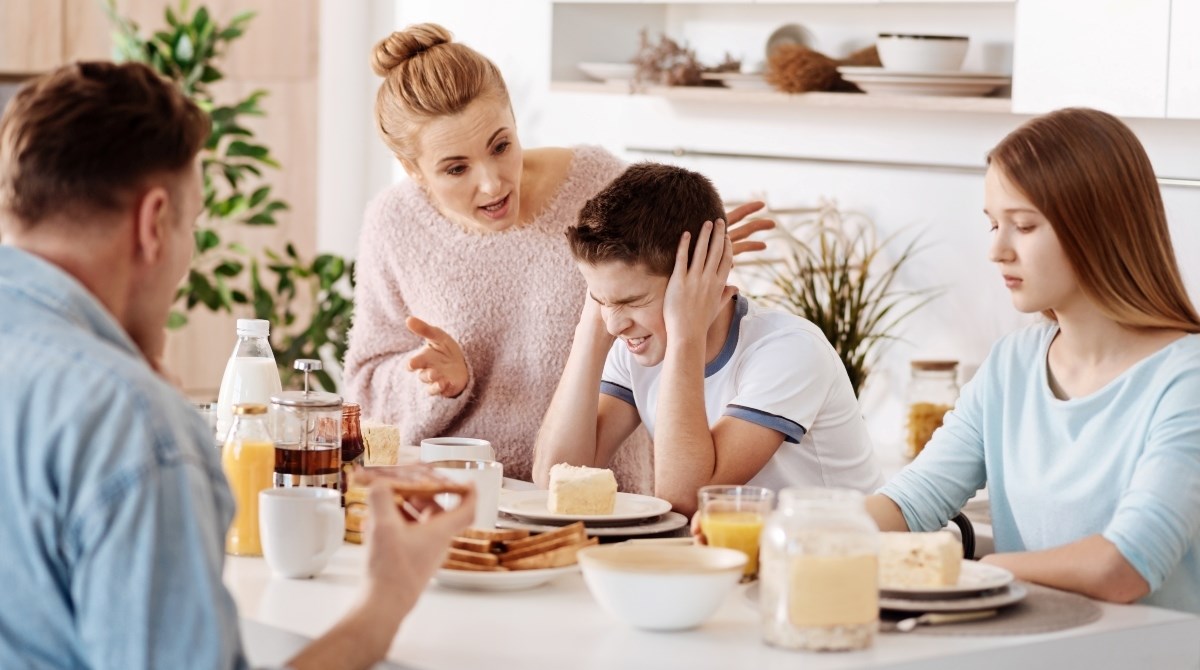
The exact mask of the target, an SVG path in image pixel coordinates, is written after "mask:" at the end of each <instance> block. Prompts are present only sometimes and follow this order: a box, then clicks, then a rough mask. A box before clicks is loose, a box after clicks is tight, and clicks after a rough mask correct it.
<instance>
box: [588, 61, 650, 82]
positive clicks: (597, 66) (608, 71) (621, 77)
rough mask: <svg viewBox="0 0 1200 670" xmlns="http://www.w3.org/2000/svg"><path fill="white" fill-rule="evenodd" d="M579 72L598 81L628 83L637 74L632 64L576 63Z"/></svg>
mask: <svg viewBox="0 0 1200 670" xmlns="http://www.w3.org/2000/svg"><path fill="white" fill-rule="evenodd" d="M575 66H576V67H578V68H579V71H580V72H582V73H584V74H586V75H587V76H589V77H591V78H592V79H596V80H598V81H606V82H614V81H629V80H630V79H633V77H634V75H635V74H637V66H636V65H634V64H633V63H576V64H575Z"/></svg>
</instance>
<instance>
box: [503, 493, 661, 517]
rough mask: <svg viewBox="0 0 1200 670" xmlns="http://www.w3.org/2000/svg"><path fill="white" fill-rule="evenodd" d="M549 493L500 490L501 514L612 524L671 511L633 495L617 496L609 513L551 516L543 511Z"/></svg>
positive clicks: (656, 501)
mask: <svg viewBox="0 0 1200 670" xmlns="http://www.w3.org/2000/svg"><path fill="white" fill-rule="evenodd" d="M549 497H550V492H549V491H544V490H534V491H509V490H501V491H500V511H501V512H504V513H505V514H510V515H512V516H516V517H521V518H522V519H533V520H537V521H584V522H587V521H592V522H597V523H612V522H614V521H640V520H642V519H649V518H651V517H656V516H661V515H663V514H666V513H667V512H670V511H671V503H669V502H667V501H665V500H663V499H662V498H655V497H653V496H643V495H638V494H636V493H618V494H617V504H616V506H615V507H614V508H613V513H612V514H554V513H552V512H550V510H548V509H546V499H547V498H549Z"/></svg>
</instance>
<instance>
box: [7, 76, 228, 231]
mask: <svg viewBox="0 0 1200 670" xmlns="http://www.w3.org/2000/svg"><path fill="white" fill-rule="evenodd" d="M211 129H212V122H211V121H210V120H209V116H208V114H206V113H204V111H202V110H201V109H200V108H199V107H198V106H197V105H196V104H195V103H194V102H192V101H191V100H189V99H188V98H187V96H185V95H184V94H183V93H181V92H180V91H179V89H178V88H176V87H175V86H174V85H173V84H171V82H169V81H167V80H165V79H163V78H162V77H160V76H159V75H158V74H156V73H155V72H154V71H153V70H151V69H150V68H149V67H147V66H146V65H143V64H141V63H124V64H120V65H118V64H115V63H110V62H100V61H98V62H81V63H72V64H70V65H64V66H62V67H60V68H58V69H57V70H54V71H52V72H49V73H47V74H45V75H42V76H41V77H38V78H36V79H34V80H32V81H30V82H29V83H28V84H26V85H25V86H24V87H22V88H21V90H20V91H19V92H18V93H17V94H16V96H15V97H14V98H13V99H12V101H11V102H10V103H9V104H8V108H7V109H6V110H5V112H4V116H3V118H2V119H0V214H2V215H4V216H5V217H6V218H8V219H9V220H10V222H14V223H16V224H17V226H19V227H20V228H26V229H27V228H28V227H30V226H34V225H36V224H37V223H38V222H40V221H43V220H45V219H48V218H50V217H53V216H56V215H62V214H66V215H69V216H72V217H75V218H77V219H79V223H81V224H83V223H86V222H87V221H88V220H89V217H88V216H87V214H88V212H111V211H115V210H119V209H121V208H122V207H124V206H125V204H126V202H128V200H129V198H130V197H132V196H134V195H135V194H136V192H137V190H138V189H139V188H141V187H142V185H143V183H144V182H145V180H146V179H147V178H148V177H151V176H152V175H155V174H157V173H161V172H175V171H179V170H182V169H184V168H186V167H187V166H188V165H189V164H190V163H191V162H192V161H193V160H195V158H196V155H197V154H198V153H199V152H200V150H201V149H202V148H203V147H204V144H205V142H206V140H207V139H208V135H209V132H210V130H211Z"/></svg>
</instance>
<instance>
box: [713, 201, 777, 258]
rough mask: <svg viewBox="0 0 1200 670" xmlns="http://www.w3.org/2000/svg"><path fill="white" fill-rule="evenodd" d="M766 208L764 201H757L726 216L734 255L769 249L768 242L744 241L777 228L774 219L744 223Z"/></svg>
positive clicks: (752, 220)
mask: <svg viewBox="0 0 1200 670" xmlns="http://www.w3.org/2000/svg"><path fill="white" fill-rule="evenodd" d="M763 207H766V204H765V203H763V202H762V201H759V200H755V201H754V202H748V203H746V204H744V205H742V206H741V207H738V208H736V209H734V210H733V211H731V212H729V213H728V214H726V215H725V220H726V221H728V222H729V240H730V241H731V242H733V255H735V256H736V255H738V254H741V253H745V252H747V251H762V250H763V249H766V248H767V243H766V242H755V241H744V240H746V238H747V237H750V236H751V235H753V234H754V233H758V232H762V231H764V230H771V229H772V228H774V227H775V221H774V220H772V219H751V220H749V221H746V222H745V223H743V222H742V219H744V218H746V217H747V216H750V215H751V214H753V213H755V212H757V211H758V210H760V209H762V208H763Z"/></svg>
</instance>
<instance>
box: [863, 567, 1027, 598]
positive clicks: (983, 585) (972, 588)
mask: <svg viewBox="0 0 1200 670" xmlns="http://www.w3.org/2000/svg"><path fill="white" fill-rule="evenodd" d="M1012 582H1013V574H1012V573H1011V572H1009V571H1008V570H1005V569H1004V568H1002V567H999V566H996V565H989V564H987V563H979V562H978V561H963V562H962V571H961V572H960V573H959V575H958V583H957V584H955V585H954V586H923V587H920V588H913V589H885V588H880V589H879V595H880V597H882V598H901V599H905V600H914V599H921V600H935V599H945V598H962V597H964V596H972V595H976V594H979V593H984V592H986V591H995V590H996V589H1000V588H1003V587H1005V586H1008V585H1009V584H1011V583H1012Z"/></svg>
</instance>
